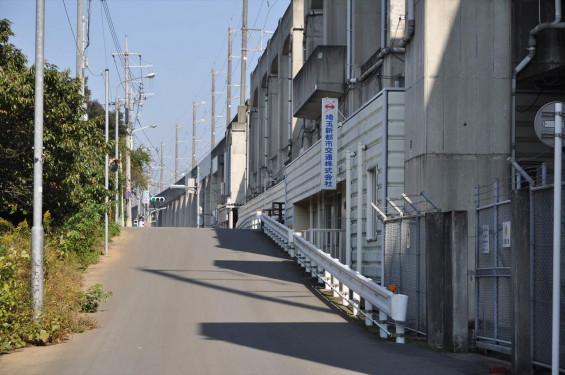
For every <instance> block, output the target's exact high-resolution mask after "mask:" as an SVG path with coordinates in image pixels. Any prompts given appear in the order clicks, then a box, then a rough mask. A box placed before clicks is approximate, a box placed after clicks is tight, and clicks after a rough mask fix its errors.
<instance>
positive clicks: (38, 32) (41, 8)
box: [31, 0, 45, 320]
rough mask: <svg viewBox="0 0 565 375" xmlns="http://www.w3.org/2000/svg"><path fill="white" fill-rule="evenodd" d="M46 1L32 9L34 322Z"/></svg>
mask: <svg viewBox="0 0 565 375" xmlns="http://www.w3.org/2000/svg"><path fill="white" fill-rule="evenodd" d="M44 47H45V0H37V2H36V9H35V98H34V104H35V108H34V133H33V226H32V228H31V296H32V298H31V306H32V309H33V315H34V319H35V320H37V319H39V317H40V315H41V313H42V311H43V244H44V231H43V80H44V63H45V60H44Z"/></svg>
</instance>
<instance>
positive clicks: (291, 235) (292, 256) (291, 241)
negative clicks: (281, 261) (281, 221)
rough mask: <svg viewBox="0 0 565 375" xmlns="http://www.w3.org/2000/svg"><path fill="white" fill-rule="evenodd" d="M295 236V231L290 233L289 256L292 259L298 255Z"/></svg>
mask: <svg viewBox="0 0 565 375" xmlns="http://www.w3.org/2000/svg"><path fill="white" fill-rule="evenodd" d="M294 235H295V233H294V231H289V232H288V255H290V257H291V258H294V257H295V256H296V253H295V251H294Z"/></svg>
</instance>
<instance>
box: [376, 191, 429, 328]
mask: <svg viewBox="0 0 565 375" xmlns="http://www.w3.org/2000/svg"><path fill="white" fill-rule="evenodd" d="M373 207H374V208H375V210H376V211H377V213H378V217H379V219H380V220H381V222H382V223H383V228H384V230H383V232H384V241H383V245H382V248H383V286H387V287H390V286H391V285H394V287H395V290H396V292H397V293H401V294H405V295H407V296H408V301H409V302H408V311H407V316H406V329H407V330H410V331H413V332H415V333H417V334H419V335H423V336H425V335H426V322H427V302H426V300H427V295H426V291H427V275H426V220H425V217H426V213H427V212H432V211H433V212H437V211H440V210H439V207H437V206H436V205H435V204H434V203H433V202H432V201H431V200H430V199H429V198H428V197H427V196H426V195H425V193H424V192H422V194H421V195H416V196H411V197H409V196H407V195H405V194H403V195H402V197H401V198H398V199H387V204H386V205H385V206H384V207H381V208H379V207H377V206H373ZM387 208H388V210H387Z"/></svg>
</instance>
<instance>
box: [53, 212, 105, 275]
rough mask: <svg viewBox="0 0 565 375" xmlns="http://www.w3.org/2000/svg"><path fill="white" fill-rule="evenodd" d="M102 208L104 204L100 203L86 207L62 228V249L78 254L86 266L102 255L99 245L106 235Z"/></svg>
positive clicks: (80, 260)
mask: <svg viewBox="0 0 565 375" xmlns="http://www.w3.org/2000/svg"><path fill="white" fill-rule="evenodd" d="M102 209H103V206H100V205H91V206H88V207H85V208H83V209H82V210H80V211H79V212H78V213H77V214H75V215H73V216H72V217H71V218H70V219H69V220H68V221H67V222H66V223H65V225H64V226H63V228H62V235H61V242H60V249H61V250H62V251H64V252H66V253H74V254H76V255H77V256H78V259H79V262H80V263H81V264H82V265H83V266H84V267H86V266H88V265H90V264H94V263H96V262H97V261H98V257H99V256H100V251H99V248H98V247H97V245H99V244H100V241H101V240H102V239H103V237H104V223H103V220H102V215H101V213H102V212H103V210H102Z"/></svg>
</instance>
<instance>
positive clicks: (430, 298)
mask: <svg viewBox="0 0 565 375" xmlns="http://www.w3.org/2000/svg"><path fill="white" fill-rule="evenodd" d="M425 220H426V251H427V253H426V275H427V290H426V297H427V299H426V304H427V307H428V309H427V324H426V325H427V333H428V343H429V344H431V345H433V346H435V347H438V348H442V349H444V350H447V351H450V352H466V351H467V350H468V335H469V333H468V325H469V319H468V312H467V311H468V305H467V240H468V239H467V212H464V211H451V212H445V213H429V214H427V215H426V218H425Z"/></svg>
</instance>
